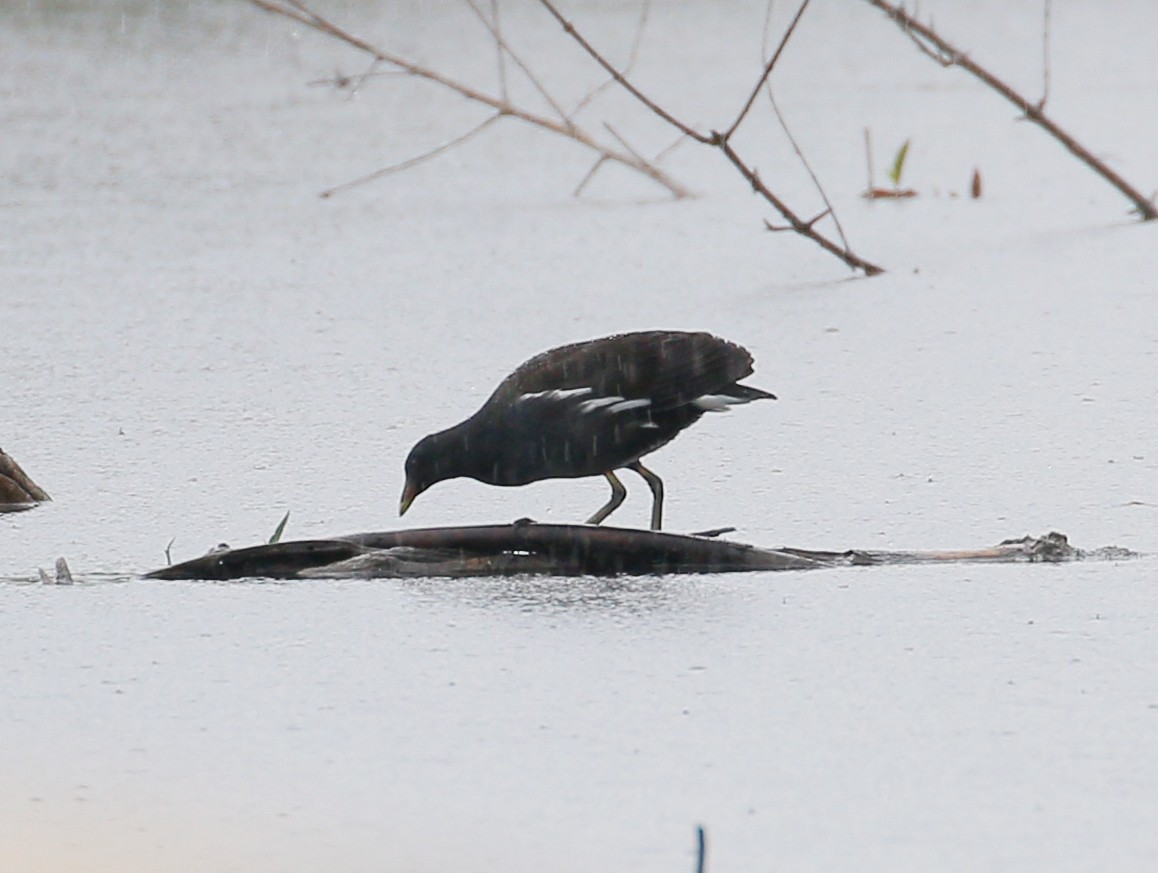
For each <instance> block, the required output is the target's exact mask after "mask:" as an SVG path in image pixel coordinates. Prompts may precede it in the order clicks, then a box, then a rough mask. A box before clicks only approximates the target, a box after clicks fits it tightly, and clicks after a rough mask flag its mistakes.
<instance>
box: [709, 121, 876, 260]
mask: <svg viewBox="0 0 1158 873" xmlns="http://www.w3.org/2000/svg"><path fill="white" fill-rule="evenodd" d="M716 136H718V137H720V142H719V147H720V148H721V149H722V150H723V152H724V155H725V156H726V157H727V158H728V160H729V161H731V162H732V165H733V166H734V167H735V168H736V169H737V170H739V171H740V175H742V176H743V177H744V178H745V179H747V180H748V184H749V185H751V186H752V190H753V191H755V192H756V193H757V194H759V195H760V196H761V197H763V198H764V199H765V200H767V201H768V202H769V203H771V204H772V206H773V207H775V209H776V211H777V212H779V213H780V214H781V215H782V216H783V217H784V219H785V220H786V221H787V222H788V224H789V225H791V227H792V229H793V230H794V231H795V232H796V233H798V234H800V235H801V236H806V237H808V238H809V239H810V240H812V241H813V242H815V243H816V244H817V245H818V246H820V247H821V248H822V249H824V250H825V251H826V252H829V253H830V254H833V255H835V256H836V257H838V258H840V259H841V260H842V261H844V262H845V263H846V264H848V265H849V266H850V267H852V268H853V269H854V270H861V271H862V272H864V274H865V275H866V276H876V275H878V274H880V273H883V272H884V269H883V268H881V267H878V266H877V265H876V264H873V263H871V262H869V261H866V260H865V259H864V258H861V257H859V256H858V255H856V254H854V253H853V252H852V251H850V250H849V249H846V248H841V247H840V246H838V245H837V244H836V243H834V242H833V241H832V240H830V239H828V238H827V237H826V236H824V235H823V234H820V233H817V232H816V229H815V228H813V227H812V224H811V223H810V222H808V221H805V220H804V219H802V218H800V217H799V216H798V215H797V214H796V213H795V212H793V211H792V210H791V209H789V208H788V204H786V203H785V202H784V201H783V200H781V199H780V198H779V197H777V196H776V195H775V194H773V193H772V191H771V189H769V188H768V186H767V185H765V184H764V182H763V180H762V179H761V178H760V175H759V173H757V172H756V170H755V169H754V168H752V167H749V166H748V165H747V164H746V163H744V160H743V159H742V158H741V157H740V156H739V155H738V154H736V150H735V149H734V148H732V145H731V143H729V142H728V141H727V140H725V139H723V135H722V134H716Z"/></svg>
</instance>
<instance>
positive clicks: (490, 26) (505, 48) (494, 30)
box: [466, 0, 569, 122]
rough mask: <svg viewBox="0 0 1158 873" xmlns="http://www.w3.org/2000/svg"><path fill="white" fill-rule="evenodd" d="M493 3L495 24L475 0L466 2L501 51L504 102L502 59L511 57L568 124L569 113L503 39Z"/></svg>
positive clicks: (502, 66)
mask: <svg viewBox="0 0 1158 873" xmlns="http://www.w3.org/2000/svg"><path fill="white" fill-rule="evenodd" d="M492 2H493V3H494V6H495V20H494V21H493V22H492V21H490V19H488V18H487V17H486V16H485V15H483V12H482V10H481V9H479V7H478V4H477V3H476V2H475V0H466V5H467V6H469V7H470V8H471V11H472V12H474V14H475V15H477V16H478V19H479V21H481V22H482V23H483V25H484V26H485V27H486V29H487V30H489V31H490V33H491V37H492V38H493V39H494V41H495V46H496V47H497V48H498V50H499V58H500V60H499V79H500V84H501V88H502V95H503V100H507V99H508V98H507V78H506V66H505V64H504V63H503V60H502V58H504V57H509V58H510V59H511V60H512V61H514V62H515V66H517V67H518V68H519V69H520V70H522V72H523V75H524V76H526V77H527V81H529V82H530V83H531V84H532V85H533V86H534V88H535V90H536V91H538V92H539V96H540V97H542V98H543V99H544V100H546V101H547V103H548V104H550V106H551V108H552V109H553V110H555V114H557V115H558V116H559V118H560V119H561V120H562V121H564V122H568V121H569V119H568V118H567V113H566V112H565V111H564V110H563V107H562V106H560V105H559V104H558V103H557V102H556V100H555V98H554V97H552V96H551V93H550V92H549V91H548V90H547V89H546V87H545V86H544V85H543V83H542V82H540V81H539V78H538V76H536V75H535V74H534V73H533V72H532V71H531V68H530V67H528V66H527V65H526V63H524V62H523V59H522V58H521V57H519V55H518V54H516V53H515V50H514V49H512V48H511V46H510V44H509V43H508V42H507V41H506V40H505V39H504V38H503V35H502V31H500V30H499V26H498V20H499V19H498V3H497V0H492Z"/></svg>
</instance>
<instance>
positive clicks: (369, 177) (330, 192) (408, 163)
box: [321, 113, 503, 197]
mask: <svg viewBox="0 0 1158 873" xmlns="http://www.w3.org/2000/svg"><path fill="white" fill-rule="evenodd" d="M502 117H503V116H502V114H501V113H495V114H494V115H491V116H490V117H489V118H487V119H486V120H485V121H483V122H482V123H481V124H476V125H475V126H474V127H472V128H471V129H470V130H468V131H467V132H466V133H464V134H462V136H456V137H455V138H454V139H452V140H450V141H449V142H444V143H443V144H442V145H439V146H435V147H434V148H432V149H430V150H429V151H426V152H423V153H422V154H420V155H416V156H415V157H413V158H407V159H406V160H405V161H401V162H399V163H397V164H391V165H390V166H389V167H383V168H382V169H381V170H375V171H374V172H373V173H367V174H366V175H365V176H361V177H359V178H357V179H353V180H351V181H349V182H343V183H342V184H341V185H335V186H334V187H333V188H327V189H326V190H325V191H323V192H322V194H321V196H322V197H333V196H334V195H335V194H340V193H341V192H343V191H348V190H349V189H350V188H357V187H358V186H359V185H365V184H366V183H367V182H373V181H374V180H375V179H381V178H382V177H383V176H389V175H390V174H391V173H400V172H402V171H403V170H409V169H410V168H411V167H416V166H418V165H419V164H421V163H423V162H424V161H429V160H430V159H431V158H436V157H438V156H439V155H441V154H442V153H443V152H446V151H449V150H450V149H452V148H454V147H455V146H457V145H462V144H463V143H464V142H466V141H467V140H468V139H470V138H471V137H473V136H475V135H477V134H480V133H482V132H483V131H484V130H485V129H486V128H487V127H489V126H490V125H491V124H493V123H494V122H496V121H498V120H499V119H500V118H502Z"/></svg>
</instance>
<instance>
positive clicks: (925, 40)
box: [867, 0, 1158, 221]
mask: <svg viewBox="0 0 1158 873" xmlns="http://www.w3.org/2000/svg"><path fill="white" fill-rule="evenodd" d="M867 2H868V3H869V4H871V5H872V6H875V7H876V8H877V9H880V10H881V11H882V12H884V13H885V14H886V15H887V16H888V17H889V18H891V19H892V20H893V22H894V23H895V24H896V25H897V26H898V27H900V28H901V30H903V31H904V32H905V33H906V34H907V35H908V36H909V37H910V38H911V39H912V40H913V41H914V42H915V43H916V44H917V45H918V46H921V47H922V50H923V51H924V52H925V53H926V54H928V55H930V56H932V57H935V58H936V59H937V61H938V62H939V63H940V64H941V65H942V66H945V67H960V68H961V69H963V70H965V71H966V72H968V73H971V74H972V75H973V76H975V77H976V78H978V79H980V80H981V81H982V82H984V83H985V84H986V85H988V86H989V87H990V88H992V89H993V90H994V91H996V92H997V93H998V94H1000V95H1001V96H1002V97H1004V98H1005V99H1006V100H1008V101H1009V102H1010V103H1012V104H1013V105H1014V106H1016V107H1017V108H1018V109H1019V110H1020V111H1021V112H1022V113H1023V114H1024V116H1025V117H1026V118H1027V119H1029V120H1030V121H1032V122H1033V123H1034V124H1036V125H1038V126H1039V127H1041V128H1043V129H1044V130H1045V131H1046V132H1048V133H1049V134H1050V136H1052V137H1053V138H1054V139H1056V140H1057V141H1058V142H1060V143H1061V144H1062V146H1064V147H1065V148H1066V149H1067V150H1068V151H1069V152H1070V153H1071V154H1072V155H1074V157H1076V158H1077V159H1078V160H1080V161H1081V162H1082V163H1084V164H1085V165H1086V166H1087V167H1089V168H1090V169H1091V170H1093V171H1094V172H1095V173H1097V174H1098V175H1099V176H1101V177H1102V178H1103V179H1105V180H1106V181H1107V182H1109V183H1110V184H1111V185H1113V186H1114V187H1115V188H1117V189H1118V191H1120V192H1121V193H1122V194H1123V195H1124V196H1125V197H1126V198H1127V199H1128V200H1130V201H1131V202H1132V203H1133V204H1134V209H1135V211H1137V213H1138V214H1139V215H1141V216H1142V220H1143V221H1151V220H1153V219H1155V218H1158V208H1156V207H1155V205H1154V202H1153V200H1152V199H1147V198H1146V197H1144V196H1143V195H1142V194H1141V193H1140V192H1139V191H1137V190H1136V189H1135V188H1134V187H1132V186H1131V185H1130V184H1129V183H1128V182H1127V181H1126V180H1125V179H1123V178H1122V177H1121V176H1119V175H1118V174H1117V173H1116V172H1114V171H1113V170H1112V169H1110V168H1109V167H1108V166H1107V165H1106V164H1105V162H1104V161H1102V160H1100V159H1099V158H1097V157H1096V156H1094V155H1093V154H1092V153H1091V152H1090V151H1089V150H1088V149H1086V148H1085V147H1084V146H1083V145H1082V144H1081V143H1079V142H1078V141H1077V140H1075V139H1074V138H1073V137H1072V136H1070V134H1068V133H1066V131H1064V130H1062V129H1061V128H1060V127H1058V125H1057V124H1056V123H1055V122H1054V121H1053V120H1052V119H1050V118H1049V117H1048V116H1047V115H1046V114H1045V110H1044V105H1045V101H1044V99H1043V100H1042V102H1041V103H1038V104H1034V103H1031V102H1030V101H1029V100H1027V99H1026V98H1025V97H1023V96H1022V95H1021V94H1019V93H1018V92H1017V91H1015V90H1013V88H1012V87H1010V86H1009V85H1007V84H1006V83H1005V82H1003V81H1002V80H1001V79H999V78H997V76H995V75H994V74H993V73H991V72H989V70H987V69H985V68H984V67H982V66H981V65H980V64H978V63H976V62H975V61H973V60H972V59H971V58H970V57H969V56H968V55H967V54H965V53H964V52H962V51H961V50H960V49H958V48H957V47H955V46H954V45H952V44H951V43H950V42H949V41H948V40H946V39H945V38H944V37H942V36H941V35H940V34H938V33H937V32H936V31H934V30H933V28H931V27H928V26H926V25H924V24H921V22H919V21H917V20H916V19H915V18H913V16H911V15H909V13H907V12H905V10H903V9H901V8H900V7H899V6H895V5H893V4H892V3H889V2H887V0H867ZM930 47H931V48H930Z"/></svg>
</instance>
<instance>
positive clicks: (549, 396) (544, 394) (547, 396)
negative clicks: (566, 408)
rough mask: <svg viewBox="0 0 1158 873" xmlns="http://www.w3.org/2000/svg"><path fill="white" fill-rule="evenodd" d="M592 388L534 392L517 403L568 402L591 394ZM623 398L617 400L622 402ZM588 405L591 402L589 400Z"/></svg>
mask: <svg viewBox="0 0 1158 873" xmlns="http://www.w3.org/2000/svg"><path fill="white" fill-rule="evenodd" d="M590 393H591V389H590V388H551V389H549V390H547V391H534V392H532V393H530V394H520V395H519V396H518V397H517V398H515V402H516V403H522V402H524V401H527V400H566V399H568V398H570V397H582V396H583V395H584V394H590ZM620 399H622V398H618V397H617V398H616V400H620ZM587 402H588V403H590V402H591V401H590V400H588V401H587Z"/></svg>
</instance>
